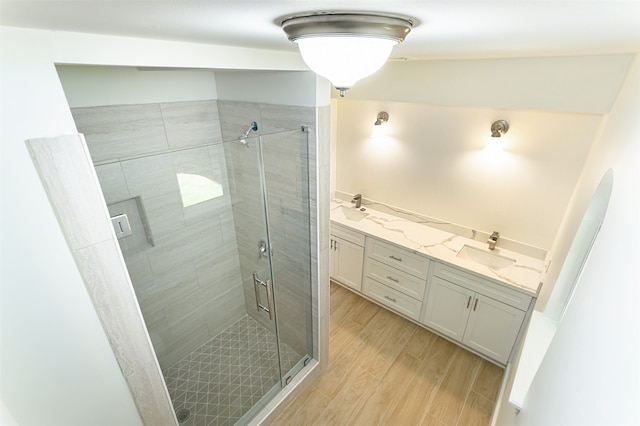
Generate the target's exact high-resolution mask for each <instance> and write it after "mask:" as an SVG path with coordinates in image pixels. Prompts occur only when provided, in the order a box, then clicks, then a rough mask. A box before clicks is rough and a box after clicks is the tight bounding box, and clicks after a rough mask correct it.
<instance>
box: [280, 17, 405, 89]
mask: <svg viewBox="0 0 640 426" xmlns="http://www.w3.org/2000/svg"><path fill="white" fill-rule="evenodd" d="M279 21H280V25H281V26H282V29H283V30H284V32H285V33H286V34H287V37H288V38H289V40H291V41H292V42H295V43H296V44H297V45H298V48H299V49H300V54H301V55H302V59H304V62H305V63H306V64H307V66H308V67H309V68H311V70H313V71H315V73H316V74H319V75H321V76H323V77H324V78H326V79H327V80H329V81H331V83H332V84H333V85H334V86H335V88H336V89H338V90H339V91H340V96H344V95H345V92H346V91H347V90H349V89H350V88H351V87H352V86H353V85H354V84H355V83H356V82H357V81H358V80H360V79H362V78H364V77H367V76H369V75H371V74H373V73H374V72H376V71H378V70H379V69H380V68H381V67H382V65H384V63H385V62H386V61H387V59H388V58H389V55H390V54H391V49H393V46H395V45H396V44H398V43H402V42H403V41H404V39H405V37H406V36H407V34H409V32H410V31H411V28H412V27H413V20H412V19H409V18H405V17H400V16H397V15H394V16H389V15H383V14H370V13H361V12H351V13H336V12H309V13H305V14H301V15H296V16H290V17H285V18H282V19H280V20H279Z"/></svg>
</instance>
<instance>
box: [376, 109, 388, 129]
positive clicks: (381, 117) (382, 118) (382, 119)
mask: <svg viewBox="0 0 640 426" xmlns="http://www.w3.org/2000/svg"><path fill="white" fill-rule="evenodd" d="M387 121H389V114H388V113H387V112H385V111H381V112H379V113H378V116H377V117H376V122H375V123H373V125H374V126H380V125H381V124H383V123H386V122H387Z"/></svg>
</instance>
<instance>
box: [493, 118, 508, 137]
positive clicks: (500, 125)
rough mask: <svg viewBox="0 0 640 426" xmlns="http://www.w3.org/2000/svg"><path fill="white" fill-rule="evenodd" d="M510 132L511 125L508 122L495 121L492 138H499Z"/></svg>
mask: <svg viewBox="0 0 640 426" xmlns="http://www.w3.org/2000/svg"><path fill="white" fill-rule="evenodd" d="M508 131H509V123H507V121H506V120H498V121H494V122H493V124H492V125H491V137H492V138H499V137H501V136H502V135H504V134H505V133H507V132H508Z"/></svg>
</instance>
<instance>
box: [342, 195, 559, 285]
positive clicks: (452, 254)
mask: <svg viewBox="0 0 640 426" xmlns="http://www.w3.org/2000/svg"><path fill="white" fill-rule="evenodd" d="M363 207H366V209H365V211H363V212H360V211H359V210H357V209H355V208H354V207H353V204H351V203H349V202H345V201H340V200H332V202H331V222H332V223H336V224H339V225H342V226H345V227H348V228H351V229H353V230H355V231H358V232H361V233H363V234H365V235H368V236H371V237H375V238H379V239H381V240H386V241H389V242H391V243H393V244H396V245H398V246H401V247H404V248H406V249H409V250H413V251H415V252H418V253H422V254H424V255H425V256H427V257H429V258H431V259H434V260H437V261H440V262H443V263H445V264H449V265H451V266H454V267H456V268H458V269H464V270H467V271H470V272H473V273H476V274H479V275H481V276H482V277H485V278H488V279H490V280H492V281H494V282H498V283H500V284H503V285H505V286H507V287H510V288H513V289H516V290H519V291H522V292H524V293H527V294H529V295H531V296H533V297H537V295H538V292H539V291H540V287H541V285H542V281H543V279H544V275H545V272H546V269H547V265H548V259H547V256H542V257H544V258H537V257H533V256H528V255H526V254H522V253H519V252H516V251H512V250H506V249H504V248H501V247H500V240H498V244H497V247H496V249H495V250H492V251H490V250H489V249H488V245H487V244H486V243H484V242H481V241H477V240H475V239H471V238H467V237H464V236H461V235H458V234H454V233H451V232H447V231H444V230H441V229H437V228H434V227H431V226H427V225H425V224H422V223H418V222H416V221H412V220H408V219H405V218H402V217H399V216H396V215H393V214H389V213H385V212H382V211H379V210H377V209H374V208H371V207H369V206H364V205H363ZM465 245H466V246H469V247H471V248H476V249H479V250H480V251H481V252H478V251H476V252H475V253H476V254H479V255H480V256H486V258H487V259H492V256H496V255H497V256H501V257H502V258H507V259H512V260H513V261H514V262H512V263H511V264H510V265H508V266H506V267H491V266H486V265H484V264H482V263H478V262H476V261H473V260H470V259H469V258H468V257H467V256H459V255H458V254H459V253H460V250H462V249H463V247H464V246H465ZM538 257H541V256H538ZM498 260H503V259H498ZM485 263H492V262H491V261H489V262H485Z"/></svg>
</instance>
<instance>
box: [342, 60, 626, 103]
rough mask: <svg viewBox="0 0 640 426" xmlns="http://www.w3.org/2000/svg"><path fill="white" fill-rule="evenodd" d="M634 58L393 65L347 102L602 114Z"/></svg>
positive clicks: (357, 88)
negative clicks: (365, 100)
mask: <svg viewBox="0 0 640 426" xmlns="http://www.w3.org/2000/svg"><path fill="white" fill-rule="evenodd" d="M632 58H633V55H610V56H575V57H549V58H501V59H467V60H431V61H408V62H398V61H390V62H388V63H387V64H386V65H385V66H384V67H383V68H382V69H381V70H380V71H378V72H377V73H375V74H374V75H372V76H370V77H368V78H366V79H364V80H362V81H360V82H359V83H358V84H356V85H355V87H353V88H352V89H351V90H349V92H348V93H347V98H350V99H384V100H388V101H398V102H421V103H428V104H436V105H459V106H469V107H471V106H476V107H493V108H509V109H535V110H543V111H564V112H585V113H596V114H601V113H606V112H608V111H609V110H610V109H611V105H613V101H614V100H615V98H616V95H617V94H618V90H619V89H620V85H621V84H622V81H623V80H624V76H625V75H626V72H627V69H628V67H629V64H630V63H631V60H632ZM603 76H606V78H603Z"/></svg>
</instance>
